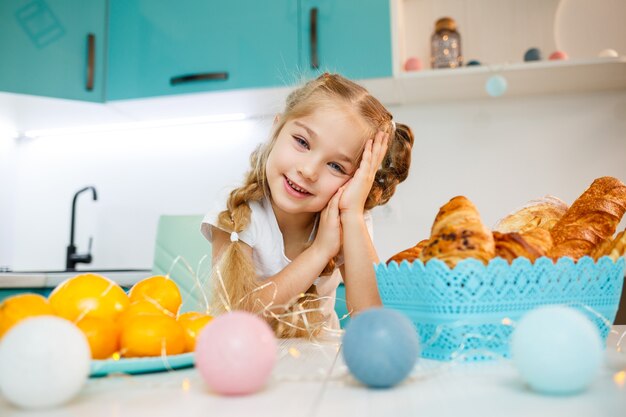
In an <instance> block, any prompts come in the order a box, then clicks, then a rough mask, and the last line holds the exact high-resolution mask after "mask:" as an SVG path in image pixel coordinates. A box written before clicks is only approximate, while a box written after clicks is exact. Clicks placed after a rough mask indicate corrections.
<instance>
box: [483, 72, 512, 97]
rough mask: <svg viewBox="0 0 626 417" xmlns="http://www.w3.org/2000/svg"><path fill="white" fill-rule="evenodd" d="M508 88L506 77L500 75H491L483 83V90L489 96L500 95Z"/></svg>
mask: <svg viewBox="0 0 626 417" xmlns="http://www.w3.org/2000/svg"><path fill="white" fill-rule="evenodd" d="M507 88H508V83H507V81H506V78H504V77H503V76H502V75H492V76H491V77H489V78H488V79H487V82H486V83H485V90H486V91H487V94H489V95H490V96H491V97H500V96H501V95H503V94H504V93H506V90H507Z"/></svg>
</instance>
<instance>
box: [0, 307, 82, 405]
mask: <svg viewBox="0 0 626 417" xmlns="http://www.w3.org/2000/svg"><path fill="white" fill-rule="evenodd" d="M90 364H91V354H90V350H89V344H88V342H87V338H86V337H85V335H84V334H83V333H82V332H81V331H80V330H79V329H78V327H76V326H75V325H74V324H73V323H71V322H70V321H68V320H65V319H62V318H60V317H54V316H39V317H33V318H28V319H26V320H24V321H22V322H20V323H18V324H17V325H16V326H14V327H13V328H11V330H9V331H8V332H7V333H6V334H5V335H4V337H3V338H2V342H1V343H0V391H1V392H2V393H3V394H4V396H5V397H6V399H7V400H8V401H9V402H11V403H13V404H15V405H17V406H19V407H23V408H47V407H54V406H57V405H60V404H63V403H65V402H67V401H69V400H70V399H71V398H72V397H74V396H75V395H76V394H77V393H78V392H79V391H80V389H81V388H82V386H83V385H84V383H85V381H86V380H87V378H88V376H89V370H90Z"/></svg>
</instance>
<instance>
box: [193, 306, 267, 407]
mask: <svg viewBox="0 0 626 417" xmlns="http://www.w3.org/2000/svg"><path fill="white" fill-rule="evenodd" d="M277 351H278V344H277V342H276V338H275V337H274V332H273V331H272V329H271V328H270V326H269V325H268V324H267V323H266V322H265V321H263V320H262V319H261V318H259V317H257V316H255V315H254V314H251V313H247V312H243V311H233V312H230V313H226V314H223V315H221V316H218V317H216V318H215V319H213V321H212V322H211V323H210V324H209V325H208V326H206V327H205V328H204V329H203V330H202V332H200V335H199V336H198V340H197V343H196V367H197V368H198V370H199V371H200V375H202V378H203V379H204V381H205V382H206V383H207V385H208V386H209V387H210V388H211V389H212V390H213V391H215V392H217V393H219V394H225V395H243V394H251V393H253V392H256V391H258V390H259V389H261V387H263V385H265V383H266V382H267V379H268V378H269V376H270V374H271V373H272V369H273V368H274V363H276V356H277Z"/></svg>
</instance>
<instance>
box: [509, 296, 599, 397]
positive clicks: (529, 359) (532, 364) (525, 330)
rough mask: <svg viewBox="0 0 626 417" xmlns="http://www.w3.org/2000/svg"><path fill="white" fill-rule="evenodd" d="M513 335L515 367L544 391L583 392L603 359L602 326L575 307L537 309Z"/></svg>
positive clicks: (529, 314) (535, 386)
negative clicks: (600, 330) (599, 329)
mask: <svg viewBox="0 0 626 417" xmlns="http://www.w3.org/2000/svg"><path fill="white" fill-rule="evenodd" d="M511 337H512V339H511V356H512V358H513V363H514V364H515V367H516V368H517V370H518V372H519V373H520V375H521V377H522V378H523V379H524V381H526V383H527V384H528V385H529V386H530V387H531V388H532V389H534V390H535V391H537V392H540V393H543V394H555V395H563V394H574V393H577V392H580V391H583V390H584V389H585V388H587V387H588V386H589V385H590V384H591V382H592V381H593V378H594V377H595V376H596V374H597V373H598V370H599V367H600V364H601V362H602V353H603V348H602V338H601V337H600V332H599V331H598V328H597V327H596V326H595V325H594V324H593V323H592V322H591V321H590V320H589V319H588V318H587V317H586V316H585V315H584V314H583V313H581V312H580V311H578V310H575V309H573V308H571V307H566V306H556V305H554V306H546V307H540V308H537V309H535V310H533V311H531V312H529V313H528V314H526V315H524V316H523V317H522V319H521V320H520V321H519V323H518V324H517V326H516V328H515V330H514V331H513V335H512V336H511Z"/></svg>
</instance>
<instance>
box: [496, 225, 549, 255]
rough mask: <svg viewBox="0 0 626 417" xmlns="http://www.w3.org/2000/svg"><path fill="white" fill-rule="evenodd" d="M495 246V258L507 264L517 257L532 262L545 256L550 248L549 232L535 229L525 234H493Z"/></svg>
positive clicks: (538, 228)
mask: <svg viewBox="0 0 626 417" xmlns="http://www.w3.org/2000/svg"><path fill="white" fill-rule="evenodd" d="M493 239H494V241H495V245H496V256H499V257H501V258H504V259H506V260H507V261H508V262H509V263H511V262H512V261H513V259H515V258H517V257H525V258H528V259H530V260H531V261H532V262H534V261H535V260H536V259H537V258H540V257H542V256H546V254H547V252H548V250H549V249H550V248H551V247H552V236H551V235H550V232H549V231H547V230H545V229H542V228H540V227H537V228H535V229H532V230H529V231H528V232H526V233H516V232H511V233H500V232H493Z"/></svg>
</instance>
